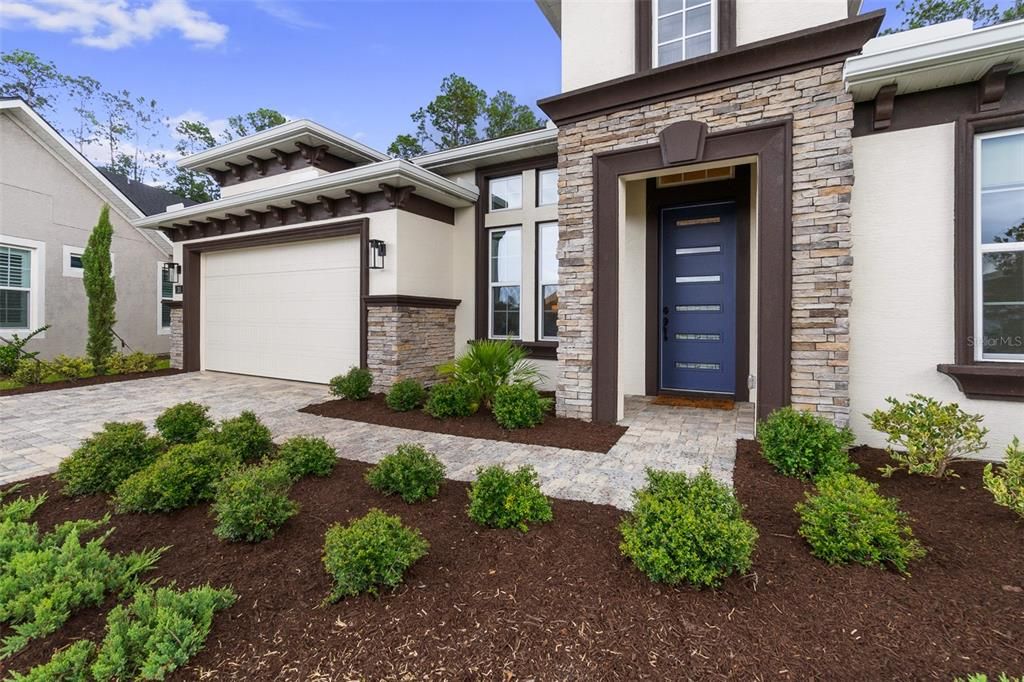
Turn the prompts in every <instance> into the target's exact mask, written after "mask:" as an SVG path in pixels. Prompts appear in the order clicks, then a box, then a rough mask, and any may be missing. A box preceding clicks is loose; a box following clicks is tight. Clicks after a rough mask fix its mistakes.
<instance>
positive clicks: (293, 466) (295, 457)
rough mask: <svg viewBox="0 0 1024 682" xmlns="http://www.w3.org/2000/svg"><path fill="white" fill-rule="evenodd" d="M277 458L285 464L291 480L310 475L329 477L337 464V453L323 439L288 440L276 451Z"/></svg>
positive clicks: (303, 437) (300, 437)
mask: <svg viewBox="0 0 1024 682" xmlns="http://www.w3.org/2000/svg"><path fill="white" fill-rule="evenodd" d="M277 456H278V458H279V459H280V460H281V461H282V462H284V463H285V466H286V467H287V468H288V472H289V473H290V475H291V477H292V478H293V479H299V478H302V477H303V476H306V475H309V474H312V475H313V476H320V477H321V478H322V477H324V476H330V475H331V472H332V471H333V470H334V465H335V464H337V463H338V453H337V452H336V451H335V450H334V448H332V447H331V444H330V443H328V442H327V441H326V440H325V439H323V438H310V437H308V436H295V437H294V438H289V439H288V440H286V441H285V442H284V443H283V444H282V445H281V448H280V449H279V450H278V451H277Z"/></svg>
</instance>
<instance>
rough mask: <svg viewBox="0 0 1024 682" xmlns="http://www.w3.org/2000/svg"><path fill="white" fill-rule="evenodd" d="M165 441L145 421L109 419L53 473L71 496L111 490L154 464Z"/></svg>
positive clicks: (110, 491)
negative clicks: (151, 432)
mask: <svg viewBox="0 0 1024 682" xmlns="http://www.w3.org/2000/svg"><path fill="white" fill-rule="evenodd" d="M163 446H164V442H163V440H162V439H160V438H157V437H156V436H150V435H149V434H148V433H147V432H146V425H145V424H143V423H142V422H127V423H124V422H107V423H106V424H104V425H103V430H102V431H97V432H96V433H94V434H92V435H91V436H89V437H88V438H86V439H85V440H84V441H82V444H81V445H79V446H78V448H77V449H76V450H75V451H74V452H72V453H71V456H70V457H68V458H67V459H65V460H63V461H62V462H61V463H60V465H59V466H58V467H57V473H56V474H55V475H54V478H56V479H57V480H58V481H60V482H62V483H63V484H64V492H65V493H66V494H68V495H92V494H95V493H112V492H114V490H115V489H116V488H117V486H119V485H120V484H121V483H122V482H123V481H124V480H125V479H127V478H128V477H129V476H131V475H132V474H134V473H135V472H137V471H139V470H141V469H144V468H145V467H147V466H149V465H150V464H152V463H153V460H155V459H156V457H157V455H158V454H160V451H161V450H162V449H163Z"/></svg>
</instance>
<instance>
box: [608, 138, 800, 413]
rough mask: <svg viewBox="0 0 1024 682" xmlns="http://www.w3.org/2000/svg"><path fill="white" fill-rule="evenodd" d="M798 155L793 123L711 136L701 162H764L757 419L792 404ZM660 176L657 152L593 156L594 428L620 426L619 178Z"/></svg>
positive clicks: (650, 149)
mask: <svg viewBox="0 0 1024 682" xmlns="http://www.w3.org/2000/svg"><path fill="white" fill-rule="evenodd" d="M792 149H793V122H792V120H791V119H788V118H787V119H782V120H777V121H773V122H767V123H763V124H760V125H755V126H748V127H746V128H739V129H735V130H728V131H724V132H719V133H711V134H709V135H708V136H707V140H706V142H705V145H704V153H703V156H702V158H701V159H698V161H702V162H707V161H724V160H727V159H739V158H743V157H749V156H756V157H757V163H758V173H757V193H758V213H757V218H758V220H757V224H758V254H757V255H758V268H757V271H758V300H757V319H758V347H757V364H758V369H757V374H758V389H757V396H758V401H757V412H758V417H765V416H767V415H768V414H769V413H770V412H771V411H772V410H774V409H777V408H779V407H782V406H784V405H788V404H789V400H790V363H791V359H790V327H791V319H790V317H791V313H790V299H791V290H792V278H791V276H790V273H791V268H792V265H791V259H792V241H793V231H792V197H793V192H792V178H793V152H792ZM661 168H664V165H663V162H662V158H661V146H660V145H658V144H652V145H646V146H643V147H636V148H633V149H626V150H620V151H614V152H608V153H604V154H597V155H595V156H594V225H595V230H594V270H595V272H594V332H593V334H594V340H593V343H594V358H593V365H592V366H593V401H594V403H593V413H592V414H593V419H594V421H598V422H614V421H615V420H616V419H617V418H618V414H617V413H618V373H619V370H618V364H619V358H618V354H619V332H618V326H619V325H618V318H619V303H618V301H619V240H618V231H619V178H620V177H621V176H623V175H627V174H631V173H641V172H646V171H652V170H658V169H661Z"/></svg>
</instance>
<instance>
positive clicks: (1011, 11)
mask: <svg viewBox="0 0 1024 682" xmlns="http://www.w3.org/2000/svg"><path fill="white" fill-rule="evenodd" d="M896 9H897V10H899V11H901V12H903V23H902V24H900V26H899V28H896V29H889V30H886V31H884V32H883V33H895V32H897V31H909V30H910V29H914V28H922V27H924V26H931V25H933V24H941V23H943V22H945V21H953V20H954V19H970V20H971V21H973V22H974V24H975V26H977V27H978V28H981V27H983V26H991V25H993V24H999V23H1003V22H1006V21H1013V20H1014V19H1021V18H1024V0H1014V1H1013V3H1012V4H1010V5H1009V6H1008V7H1006V8H1005V9H1000V6H999V3H998V2H991V1H989V2H986V1H985V0H911V1H910V2H907V0H900V1H899V2H897V3H896Z"/></svg>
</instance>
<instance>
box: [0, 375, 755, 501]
mask: <svg viewBox="0 0 1024 682" xmlns="http://www.w3.org/2000/svg"><path fill="white" fill-rule="evenodd" d="M328 397H329V396H328V395H327V391H326V389H325V387H324V386H320V385H314V384H303V383H296V382H291V381H279V380H275V379H261V378H256V377H247V376H238V375H230V374H216V373H208V372H192V373H188V374H178V375H172V376H167V377H156V378H152V379H142V380H138V381H127V382H123V383H113V384H100V385H97V386H83V387H81V388H73V389H66V390H60V391H48V392H43V393H29V394H24V395H18V396H6V397H0V484H5V483H11V482H13V481H17V480H21V479H24V478H30V477H32V476H38V475H40V474H44V473H49V472H52V471H54V470H55V469H56V468H57V464H58V463H59V462H60V460H61V459H63V458H64V457H66V456H67V455H68V454H70V453H71V451H72V450H73V449H74V448H75V447H76V446H77V445H78V443H79V442H80V441H81V440H82V439H83V438H86V437H87V436H89V434H91V433H93V432H94V431H96V430H98V429H99V428H101V427H102V425H103V423H104V422H108V421H134V420H141V421H144V422H146V423H147V424H148V425H149V426H150V427H152V425H153V420H154V419H155V418H156V416H157V415H158V414H159V413H160V412H161V411H162V410H164V409H165V408H167V407H170V406H171V405H174V404H176V403H179V402H182V401H185V400H195V401H198V402H201V403H204V404H206V405H209V406H210V412H211V415H212V416H213V417H214V418H216V419H223V418H226V417H233V416H236V415H237V414H238V413H240V412H241V411H243V410H252V411H254V412H256V414H258V415H259V416H260V418H261V419H262V420H263V421H264V423H266V424H267V426H269V427H270V429H271V431H272V432H273V434H274V437H275V439H277V440H279V441H280V440H283V439H285V438H288V437H290V436H294V435H318V436H324V437H325V438H327V440H328V441H330V442H331V444H332V445H334V446H335V447H336V448H337V449H338V454H339V455H340V456H341V457H345V458H348V459H356V460H361V461H364V462H371V463H372V462H376V461H378V460H379V459H380V458H381V457H383V456H384V455H386V454H388V453H389V452H391V451H393V450H394V448H395V446H397V445H398V444H399V443H403V442H408V441H417V442H420V443H423V444H424V445H425V446H426V447H427V448H429V449H430V450H432V451H433V452H435V453H436V454H437V456H438V457H439V458H440V459H441V461H443V462H444V464H445V466H446V467H447V469H448V476H449V477H450V478H454V479H457V480H463V481H468V480H471V479H472V478H473V474H474V472H475V470H476V468H477V467H478V466H481V465H488V464H505V465H507V466H518V465H520V464H531V465H533V466H534V467H535V468H536V469H537V472H538V473H539V475H540V480H541V486H542V488H543V489H544V492H546V493H547V494H549V495H553V496H555V497H561V498H566V499H576V500H586V501H589V502H596V503H599V504H613V505H616V506H618V507H621V508H628V507H629V505H630V494H631V491H632V490H633V489H634V488H637V487H640V486H642V485H643V482H644V470H645V469H646V468H647V467H653V468H657V469H671V470H680V471H687V472H690V473H696V472H697V471H699V470H700V469H701V468H703V467H707V468H708V469H709V470H710V471H711V472H712V473H713V474H714V475H715V476H716V477H717V478H719V479H720V480H723V481H726V482H730V483H731V481H732V469H733V463H734V461H735V455H736V439H737V438H749V437H751V435H752V432H753V421H754V419H753V408H752V406H751V405H750V404H741V405H739V406H738V407H737V409H735V410H732V411H721V410H703V409H695V408H685V407H663V406H657V405H651V404H650V403H649V402H648V401H647V400H646V399H643V398H629V399H627V403H626V419H625V420H623V422H622V423H623V425H625V426H628V427H629V430H628V431H627V432H626V434H625V435H624V436H623V437H622V439H621V440H620V441H619V442H618V443H617V444H616V445H615V447H613V448H612V449H611V451H610V452H608V453H607V454H597V453H587V452H578V451H575V450H566V449H560V448H553V447H544V446H538V445H520V444H517V443H504V442H497V441H490V440H480V439H475V438H465V437H461V436H449V435H444V434H437V433H424V432H421V431H410V430H407V429H399V428H394V427H389V426H377V425H375V424H364V423H361V422H353V421H347V420H342V419H330V418H326V417H317V416H315V415H310V414H303V413H300V412H297V410H298V408H300V407H303V406H305V405H308V404H309V403H311V402H318V401H323V400H326V399H328Z"/></svg>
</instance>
